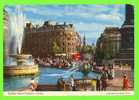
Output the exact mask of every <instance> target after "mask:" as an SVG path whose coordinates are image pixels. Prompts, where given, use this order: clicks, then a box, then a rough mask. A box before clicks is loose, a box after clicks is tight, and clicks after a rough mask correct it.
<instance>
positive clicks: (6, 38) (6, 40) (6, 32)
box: [3, 9, 10, 57]
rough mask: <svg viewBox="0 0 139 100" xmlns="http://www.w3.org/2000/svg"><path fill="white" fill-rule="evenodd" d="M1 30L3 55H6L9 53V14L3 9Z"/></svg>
mask: <svg viewBox="0 0 139 100" xmlns="http://www.w3.org/2000/svg"><path fill="white" fill-rule="evenodd" d="M3 15H4V16H3V24H4V26H3V29H4V30H3V31H4V57H6V56H8V53H9V48H8V47H9V44H8V43H9V41H10V38H9V15H8V12H7V11H6V10H5V9H4V10H3Z"/></svg>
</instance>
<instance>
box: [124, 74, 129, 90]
mask: <svg viewBox="0 0 139 100" xmlns="http://www.w3.org/2000/svg"><path fill="white" fill-rule="evenodd" d="M128 88H129V81H128V78H127V75H126V74H124V76H123V90H128Z"/></svg>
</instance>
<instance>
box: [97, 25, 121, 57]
mask: <svg viewBox="0 0 139 100" xmlns="http://www.w3.org/2000/svg"><path fill="white" fill-rule="evenodd" d="M120 45H121V33H120V29H119V28H118V27H106V28H105V30H104V32H103V33H102V34H101V36H100V37H99V38H98V40H97V44H96V53H97V55H96V56H98V58H100V59H111V58H113V57H114V56H115V55H116V54H117V53H118V52H119V49H120Z"/></svg>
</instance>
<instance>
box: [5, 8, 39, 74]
mask: <svg viewBox="0 0 139 100" xmlns="http://www.w3.org/2000/svg"><path fill="white" fill-rule="evenodd" d="M9 28H10V35H9V36H10V42H9V43H6V45H7V44H10V45H9V48H8V50H9V52H8V53H9V54H6V55H7V56H6V57H5V60H6V61H5V62H6V63H5V66H4V75H6V76H16V75H34V74H36V73H38V65H36V64H34V62H33V60H32V55H30V54H22V53H21V49H22V42H23V36H24V16H23V13H22V9H21V7H20V6H16V11H15V15H14V16H10V26H9ZM5 42H7V41H5Z"/></svg>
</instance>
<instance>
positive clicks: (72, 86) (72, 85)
mask: <svg viewBox="0 0 139 100" xmlns="http://www.w3.org/2000/svg"><path fill="white" fill-rule="evenodd" d="M70 82H71V89H72V91H75V84H74V79H73V75H71V77H70Z"/></svg>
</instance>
